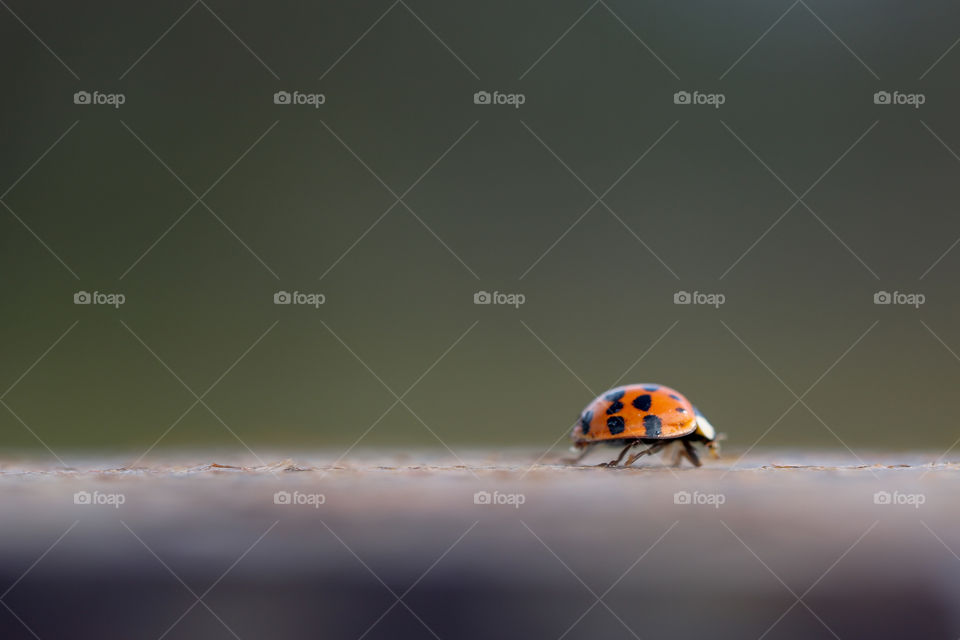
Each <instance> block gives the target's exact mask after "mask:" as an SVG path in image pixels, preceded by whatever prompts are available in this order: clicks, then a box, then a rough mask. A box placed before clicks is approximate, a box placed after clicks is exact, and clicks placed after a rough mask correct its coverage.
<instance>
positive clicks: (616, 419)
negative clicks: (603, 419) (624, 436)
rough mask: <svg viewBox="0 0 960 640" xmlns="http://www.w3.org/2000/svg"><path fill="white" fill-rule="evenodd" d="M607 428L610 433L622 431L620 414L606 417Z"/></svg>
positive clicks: (616, 433)
mask: <svg viewBox="0 0 960 640" xmlns="http://www.w3.org/2000/svg"><path fill="white" fill-rule="evenodd" d="M607 429H609V430H610V434H611V435H614V436H615V435H618V434H620V433H623V418H622V417H621V416H610V417H609V418H607Z"/></svg>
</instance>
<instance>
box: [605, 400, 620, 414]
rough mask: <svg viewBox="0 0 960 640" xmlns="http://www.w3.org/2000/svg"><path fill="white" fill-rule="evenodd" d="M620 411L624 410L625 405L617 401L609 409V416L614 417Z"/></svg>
mask: <svg viewBox="0 0 960 640" xmlns="http://www.w3.org/2000/svg"><path fill="white" fill-rule="evenodd" d="M620 409H623V403H622V402H620V401H619V400H617V401H615V402H614V403H613V404H611V405H610V406H609V407H607V415H608V416H612V415H613V414H615V413H619V412H620Z"/></svg>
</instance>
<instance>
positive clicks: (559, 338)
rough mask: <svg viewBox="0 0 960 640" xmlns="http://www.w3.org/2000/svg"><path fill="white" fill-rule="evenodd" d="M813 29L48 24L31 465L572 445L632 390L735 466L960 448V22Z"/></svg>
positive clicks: (26, 68) (19, 167) (503, 15)
mask: <svg viewBox="0 0 960 640" xmlns="http://www.w3.org/2000/svg"><path fill="white" fill-rule="evenodd" d="M808 4H809V9H808V8H807V6H805V5H803V4H795V5H791V4H790V3H788V2H781V3H761V2H739V3H733V4H726V3H725V4H723V5H717V4H716V3H710V2H689V3H629V2H622V1H619V0H610V1H609V2H608V3H607V4H606V5H604V4H594V5H590V4H589V3H587V2H567V1H562V2H523V3H515V2H492V3H462V2H446V3H425V2H420V1H418V0H409V2H408V3H406V4H400V3H398V4H391V3H389V2H374V3H362V5H353V4H350V5H347V4H344V5H334V4H327V3H324V4H322V5H318V6H306V5H303V4H302V3H292V2H283V3H270V4H269V5H268V4H265V3H264V4H258V3H249V2H242V3H225V2H220V1H219V0H210V1H209V2H208V3H207V4H206V5H205V4H194V5H190V4H189V3H186V2H179V3H172V2H161V3H151V4H149V5H142V4H137V5H136V6H134V5H125V4H123V3H108V2H93V3H82V4H77V3H67V2H59V3H40V4H37V3H29V2H25V1H22V0H11V1H10V2H9V8H8V9H4V10H0V43H2V44H0V47H2V52H3V59H4V60H5V63H4V64H3V66H2V82H3V86H4V87H5V91H4V94H5V95H4V100H3V101H2V103H0V113H2V119H3V120H2V121H3V127H2V130H0V193H2V194H3V195H2V198H0V199H2V201H3V203H4V204H5V205H6V206H5V207H4V208H2V209H0V243H2V250H0V274H2V278H0V297H2V300H3V302H2V309H3V313H2V317H0V344H2V345H3V350H2V357H0V394H2V401H3V406H2V407H0V434H2V435H0V446H2V447H3V448H4V449H5V450H13V449H36V450H38V451H44V449H43V444H41V441H42V442H43V443H46V445H47V446H49V448H50V449H52V450H53V451H55V452H58V453H60V452H68V453H69V452H70V451H74V450H78V449H90V450H111V449H117V450H129V451H131V452H133V453H139V452H140V451H144V450H146V449H147V448H148V447H150V446H151V445H153V444H154V443H156V442H157V441H158V439H159V445H158V447H159V449H157V451H161V450H162V449H163V448H164V447H193V446H203V447H208V446H224V447H235V446H236V447H239V446H241V445H240V441H242V442H243V443H246V444H247V445H248V446H249V447H251V448H252V449H253V450H255V451H260V450H271V451H273V450H278V449H279V450H285V451H289V452H291V454H293V453H294V452H295V451H296V448H300V447H302V448H311V449H316V448H329V449H331V450H336V451H342V450H345V449H346V448H347V447H349V446H350V445H352V444H354V443H356V442H357V441H358V440H359V445H358V446H359V447H372V446H398V447H405V446H410V447H423V446H441V444H440V443H441V442H443V443H446V445H448V446H449V447H450V448H452V449H453V450H454V451H456V450H457V448H458V447H466V446H471V445H482V446H492V447H496V446H510V445H522V446H531V447H542V448H544V449H545V448H546V447H548V446H550V445H551V444H552V443H555V442H556V440H557V439H558V438H560V437H561V436H562V435H563V434H564V433H565V432H566V431H567V430H568V429H569V427H570V426H571V425H572V423H573V421H574V420H575V419H576V416H577V414H578V412H579V411H580V410H581V408H582V407H583V406H584V405H586V404H587V403H588V402H589V401H590V400H591V398H592V397H593V395H594V394H595V393H599V392H601V391H603V390H604V389H606V388H607V387H609V386H611V385H612V384H613V383H614V382H616V381H618V380H622V381H623V382H638V381H656V382H661V383H664V384H668V385H671V386H674V387H676V388H678V389H680V390H681V391H683V392H684V393H686V394H687V395H688V396H689V397H690V398H691V399H692V401H693V402H694V403H695V404H697V405H699V407H700V408H701V409H702V410H703V411H704V412H705V413H706V414H707V415H708V416H710V418H711V420H712V421H713V423H714V424H715V425H716V426H717V427H718V429H720V430H721V431H725V432H727V433H728V434H729V442H728V446H730V447H731V448H734V449H737V448H740V449H743V448H746V447H749V446H750V445H752V444H753V443H754V442H756V441H758V439H759V441H760V444H761V445H763V446H789V445H803V446H812V447H828V448H844V447H845V446H848V447H850V448H851V449H852V450H854V451H855V452H862V451H869V450H870V449H875V448H884V449H900V448H904V449H906V448H918V447H919V448H929V449H931V450H933V451H937V452H938V453H939V452H941V451H944V450H946V449H947V447H949V446H950V445H951V444H952V443H953V442H954V440H955V438H956V437H957V435H958V434H957V428H956V426H955V424H954V421H953V420H952V419H951V416H952V411H951V409H952V400H953V398H954V397H955V389H956V387H957V383H958V380H960V361H958V358H957V356H956V355H955V353H952V352H951V350H953V351H954V352H956V351H960V329H958V325H957V319H958V313H960V305H958V302H957V295H956V276H957V271H958V268H960V249H958V250H956V251H951V252H949V253H947V254H946V255H945V256H944V257H943V258H942V260H940V261H939V262H937V263H936V266H934V267H933V268H932V269H930V267H931V265H933V264H934V263H935V262H936V261H937V260H938V259H939V258H940V257H941V256H942V255H943V254H944V252H945V251H947V250H948V249H949V248H950V247H951V246H952V245H953V243H954V241H955V240H956V239H957V237H958V236H960V216H958V215H957V214H958V209H957V202H958V196H960V158H958V157H957V156H956V154H955V152H956V151H957V150H960V121H958V119H957V117H956V114H957V112H958V106H960V100H958V98H960V91H958V87H957V83H956V78H957V77H958V73H960V48H958V49H954V50H951V51H950V52H949V53H947V54H946V55H945V56H943V54H944V52H946V51H947V50H948V49H949V48H950V46H951V44H954V43H955V40H956V38H957V37H958V35H960V33H958V31H957V25H958V24H960V6H957V5H956V4H955V3H949V2H932V3H924V5H923V6H908V5H907V4H904V3H894V2H882V3H879V4H878V3H868V2H862V1H861V2H850V3H843V4H842V5H834V4H831V3H825V2H810V3H808ZM791 6H792V8H790V7H791ZM588 7H589V10H588ZM788 9H789V11H788ZM585 12H586V13H585ZM784 12H786V14H785V13H784ZM778 19H779V21H778ZM777 21H778V22H777ZM821 21H822V22H821ZM775 22H776V25H775V26H773V28H772V29H770V31H769V33H767V34H766V35H765V36H764V37H762V38H761V39H760V40H759V41H758V38H760V37H761V35H762V34H764V32H765V31H766V30H767V29H768V28H769V27H771V25H773V24H774V23H775ZM371 25H375V26H373V27H372V28H371ZM571 27H572V28H571ZM168 29H169V30H168ZM368 29H369V31H368ZM568 29H569V31H568ZM831 31H832V33H831ZM364 34H365V35H364ZM361 36H363V37H361ZM358 38H359V41H358ZM558 39H559V40H558ZM841 40H842V42H841ZM41 41H42V42H41ZM752 45H755V46H753V47H752V48H751V46H752ZM748 49H749V52H747V51H748ZM652 52H655V55H654V54H653V53H652ZM744 52H747V53H746V55H744V56H743V57H742V59H740V61H739V62H737V63H736V64H734V63H735V62H736V61H737V60H738V59H739V58H740V57H741V56H742V55H743V54H744ZM941 56H943V58H942V59H940V61H939V62H936V61H937V60H938V58H940V57H941ZM658 57H659V60H658ZM858 58H859V59H858ZM935 62H936V64H934V63H935ZM932 65H933V66H932ZM724 74H725V75H724ZM521 76H522V77H521ZM721 76H723V77H722V79H721ZM921 76H923V77H922V78H921ZM82 90H85V91H89V92H93V91H99V92H101V93H122V94H123V95H124V96H125V99H126V101H125V103H124V104H123V105H122V106H121V107H120V108H119V109H115V108H112V107H110V106H105V105H82V104H81V105H77V104H74V101H73V94H74V93H75V92H77V91H82ZM482 90H485V91H490V92H493V91H499V92H501V93H508V94H509V93H522V94H523V95H524V96H525V99H526V100H525V103H524V104H523V105H522V106H521V107H520V108H513V107H511V106H506V105H483V104H479V105H478V104H474V100H473V94H474V93H475V92H477V91H482ZM277 91H289V92H293V91H300V92H303V93H322V94H324V96H325V98H326V101H325V104H323V105H322V106H320V107H319V108H313V107H311V106H308V105H283V104H280V105H278V104H274V101H273V94H274V93H275V92H277ZM677 91H690V92H693V91H699V92H701V93H722V94H723V95H724V96H725V98H726V101H725V103H724V104H723V105H722V106H721V107H720V108H719V109H715V108H712V107H709V106H703V105H678V104H674V100H673V94H674V93H675V92H677ZM877 91H890V92H893V91H900V92H901V93H922V94H923V95H924V96H925V98H926V102H925V103H924V104H923V105H922V106H921V107H920V108H918V109H917V108H912V107H910V106H904V105H877V104H874V100H873V94H874V93H875V92H877ZM875 123H876V124H875ZM671 126H672V128H671ZM471 127H472V128H471ZM871 127H872V128H871ZM668 129H669V133H666V135H664V133H665V132H667V131H668ZM868 130H869V132H868V133H866V135H864V134H865V132H867V131H868ZM64 132H68V133H66V135H64ZM464 134H465V135H464ZM61 136H63V137H62V139H60V137H61ZM261 136H262V137H261ZM461 136H462V138H461ZM661 136H663V137H662V139H660V138H661ZM861 136H863V137H862V139H861ZM738 137H739V139H740V140H738ZM938 137H939V139H940V140H938ZM338 138H339V139H338ZM538 138H539V140H538ZM58 139H59V142H57V141H58ZM658 139H660V140H659V142H657V141H658ZM858 139H859V143H857V141H858ZM458 140H459V142H458ZM941 141H942V142H941ZM654 143H656V144H654ZM855 143H856V144H855ZM651 145H654V146H653V148H652V149H651ZM251 147H252V148H251ZM547 147H549V149H548V148H547ZM746 147H749V148H750V149H751V150H752V152H751V151H750V150H748V149H747V148H746ZM946 147H949V148H952V149H953V151H950V150H949V149H948V148H946ZM48 150H49V152H48ZM551 150H552V151H551ZM648 150H649V153H647V154H646V155H645V156H644V157H643V159H642V160H640V161H639V162H636V161H637V160H638V158H640V157H641V156H643V155H644V153H645V152H647V151H648ZM554 153H555V154H556V155H557V156H559V160H558V158H557V157H555V156H554V155H553V154H554ZM153 154H156V156H154V155H153ZM354 154H355V155H354ZM753 154H756V156H758V157H759V159H758V157H755V156H754V155H753ZM844 154H846V155H844ZM841 157H842V160H840V161H839V162H837V161H838V159H840V158H841ZM438 160H439V161H438ZM561 160H562V162H561ZM635 162H636V164H635V165H634V163H635ZM35 163H36V164H35ZM434 163H436V164H434ZM564 163H565V164H566V165H567V167H568V168H569V170H568V168H566V167H565V166H564ZM764 163H765V164H766V165H767V166H768V167H769V171H768V169H767V168H765V166H764ZM834 163H836V164H834ZM164 165H166V167H165V166H164ZM365 165H366V166H365ZM631 166H632V169H631V170H630V171H629V172H628V173H626V174H625V175H624V172H625V171H627V170H628V169H629V168H630V167H631ZM831 167H832V169H831ZM828 169H830V171H829V173H827V174H826V175H825V176H824V177H823V178H822V180H820V181H819V182H817V180H818V179H819V178H821V176H822V174H824V172H826V171H827V170H828ZM428 170H429V172H428V173H426V175H425V176H423V174H424V172H427V171H428ZM225 172H226V173H225ZM374 174H375V175H374ZM574 174H575V175H574ZM773 174H776V175H773ZM621 176H622V179H621V180H620V181H619V182H617V180H618V178H621ZM421 177H422V179H421ZM381 180H382V181H383V183H385V184H386V185H387V186H384V184H382V183H381ZM418 180H419V181H418ZM581 180H582V182H583V183H585V185H586V186H585V185H584V184H582V183H581V182H580V181H581ZM780 180H782V181H783V183H785V184H786V185H787V186H784V184H781V182H780ZM181 181H182V183H181ZM615 182H616V186H615V187H614V188H613V189H612V190H610V191H609V193H607V194H606V195H605V196H604V197H603V202H604V203H605V204H596V197H595V195H594V194H596V196H599V195H601V194H603V193H604V192H605V191H607V189H608V188H609V187H610V186H611V185H613V184H614V183H615ZM814 183H816V184H815V186H814V187H813V188H812V189H811V190H810V191H809V193H807V194H805V195H804V196H803V200H804V202H805V204H806V205H808V206H809V208H810V209H812V211H813V212H814V213H811V212H810V211H809V210H808V209H807V208H806V207H805V206H804V204H796V206H794V207H793V208H792V209H790V211H789V213H786V215H784V216H783V217H782V219H781V216H782V215H783V214H784V212H786V211H787V210H788V209H789V208H790V207H791V205H793V204H794V203H795V201H796V197H795V195H796V196H800V195H802V194H804V192H806V191H807V189H808V187H810V186H811V185H813V184H814ZM411 185H414V186H413V188H412V189H411V190H410V191H409V193H407V194H406V195H405V196H404V197H403V202H404V203H405V204H396V206H394V207H393V208H392V209H390V210H389V212H387V210H388V208H389V207H391V205H393V204H394V203H395V200H396V197H395V195H394V194H396V196H399V195H402V194H404V193H405V192H406V191H407V190H408V188H410V187H411ZM387 187H389V189H388V188H387ZM208 189H209V192H208ZM191 190H192V192H193V193H191ZM391 190H392V191H393V193H391ZM591 190H592V191H593V193H591ZM791 190H792V191H793V193H791ZM194 194H195V195H194ZM794 194H795V195H794ZM201 195H202V196H203V203H202V204H195V203H196V200H197V198H196V196H201ZM194 204H195V206H193V208H192V209H191V208H190V207H191V205H194ZM405 205H406V206H405ZM592 205H595V206H593V208H592V209H591V210H590V211H589V213H587V214H586V215H584V212H585V211H587V210H588V208H590V207H591V206H592ZM407 207H409V209H408V208H407ZM607 207H609V210H608V208H607ZM188 209H189V211H188ZM411 210H412V212H411ZM610 210H612V212H611V211H610ZM185 212H186V213H185ZM385 212H387V213H385ZM381 216H382V218H381ZM581 216H583V217H582V219H581ZM778 219H779V222H778V223H776V224H775V226H773V227H772V228H771V225H774V223H775V222H776V221H777V220H778ZM378 220H379V222H378ZM578 220H579V222H578ZM575 223H576V224H575ZM765 232H766V234H765ZM764 234H765V235H764ZM761 236H762V239H760V240H759V242H757V240H758V239H759V238H761ZM755 242H756V244H755V245H754V243H755ZM644 243H645V244H646V245H647V246H648V247H649V249H650V250H648V249H647V248H645V246H644ZM551 247H552V249H551ZM751 247H752V249H750V248H751ZM548 249H549V251H548ZM748 249H750V250H749V251H748ZM745 252H746V254H745ZM653 253H655V254H656V256H659V260H658V259H657V258H656V257H654V255H653ZM544 254H545V255H544ZM744 254H745V255H744ZM661 260H662V262H661ZM61 261H62V262H61ZM534 263H535V266H533V267H532V268H531V265H534ZM732 265H735V266H733V268H732V269H731V266H732ZM724 274H725V275H724ZM281 290H282V291H290V292H292V291H300V292H316V293H322V294H324V295H325V296H326V302H325V304H323V305H322V306H321V307H320V308H318V309H317V308H313V307H310V306H302V305H275V304H274V303H273V297H274V293H275V292H277V291H281ZM77 291H89V292H93V291H98V292H119V293H122V294H123V295H125V297H126V303H125V304H123V305H122V306H121V307H120V308H119V309H115V308H112V307H108V306H102V305H75V304H74V303H73V296H74V293H75V292H77ZM478 291H490V292H493V291H499V292H505V293H521V294H523V295H524V296H525V299H526V302H525V304H523V305H522V306H521V307H520V308H519V309H517V308H514V307H510V306H503V305H475V304H474V294H475V293H476V292H478ZM678 291H689V292H694V291H699V292H706V293H722V294H723V295H724V296H725V297H726V302H725V304H724V305H722V306H721V307H720V308H719V309H715V308H713V307H709V306H704V305H675V304H674V303H673V300H674V294H675V293H676V292H678ZM877 291H890V292H893V291H899V292H907V293H922V294H923V295H924V296H925V297H926V302H925V304H923V305H922V306H921V307H920V308H919V309H915V308H913V307H910V306H904V305H875V304H874V303H873V298H874V294H875V292H877ZM65 332H66V333H65ZM61 338H62V339H61ZM58 340H59V342H58ZM941 340H942V343H941ZM141 341H142V342H141ZM741 341H742V342H741ZM55 343H56V344H55ZM54 344H55V346H53V347H52V348H51V345H54ZM454 345H455V346H454ZM854 345H855V346H854ZM451 347H452V348H451ZM851 347H852V348H851ZM48 349H49V351H48ZM448 350H449V351H448ZM751 351H752V353H751ZM151 352H152V353H151ZM641 357H642V359H641ZM638 360H639V361H638ZM161 361H162V362H161ZM34 365H35V366H34ZM834 365H835V366H834ZM25 372H26V374H25ZM24 374H25V375H24ZM424 374H425V375H424ZM824 374H826V375H824ZM221 376H222V377H221ZM421 376H422V377H421ZM821 376H823V377H822V378H821ZM778 378H779V379H778ZM818 381H819V382H818ZM814 383H816V385H815V386H814V387H813V388H812V390H810V391H809V393H808V394H806V395H804V394H805V392H807V390H808V388H809V387H810V386H811V385H814ZM211 385H215V386H213V387H212V389H210V390H209V393H207V394H206V395H204V393H205V392H207V390H208V388H210V387H211ZM411 385H415V386H413V388H412V390H410V391H409V393H408V394H407V395H403V394H404V393H405V392H406V391H407V389H408V388H409V387H411ZM394 393H396V394H397V395H400V396H402V397H403V402H402V403H397V404H395V403H396V397H395V396H394V395H393V394H394ZM794 393H795V394H796V395H797V396H800V397H802V399H803V400H802V402H801V403H796V397H795V395H794ZM193 394H196V395H197V396H201V397H202V398H203V400H202V403H196V397H195V395H193ZM195 403H196V404H195ZM394 405H395V406H394ZM391 406H392V409H391ZM791 406H792V409H791ZM191 407H192V408H191ZM388 410H389V411H388ZM371 427H372V428H371ZM231 432H232V434H231ZM164 434H165V435H164ZM364 434H365V435H364ZM764 434H765V435H764ZM761 436H763V437H762V438H761Z"/></svg>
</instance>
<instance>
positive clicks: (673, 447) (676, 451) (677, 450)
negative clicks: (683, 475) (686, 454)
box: [664, 442, 683, 467]
mask: <svg viewBox="0 0 960 640" xmlns="http://www.w3.org/2000/svg"><path fill="white" fill-rule="evenodd" d="M682 456H683V447H682V446H680V443H679V442H671V443H670V445H668V447H667V450H666V452H665V453H664V458H666V462H667V464H669V465H670V466H671V467H679V466H680V459H681V457H682Z"/></svg>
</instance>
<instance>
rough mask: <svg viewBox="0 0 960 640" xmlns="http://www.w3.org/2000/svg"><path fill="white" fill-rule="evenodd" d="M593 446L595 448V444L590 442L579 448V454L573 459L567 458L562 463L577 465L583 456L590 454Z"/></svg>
mask: <svg viewBox="0 0 960 640" xmlns="http://www.w3.org/2000/svg"><path fill="white" fill-rule="evenodd" d="M595 446H597V443H596V442H591V443H589V444H585V445H583V447H581V448H580V453H578V454H577V455H576V456H574V457H573V458H567V459H566V460H564V462H566V463H567V464H577V463H578V462H580V461H581V460H583V458H584V456H586V455H587V454H588V453H590V452H591V451H592V450H593V448H594V447H595Z"/></svg>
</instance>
